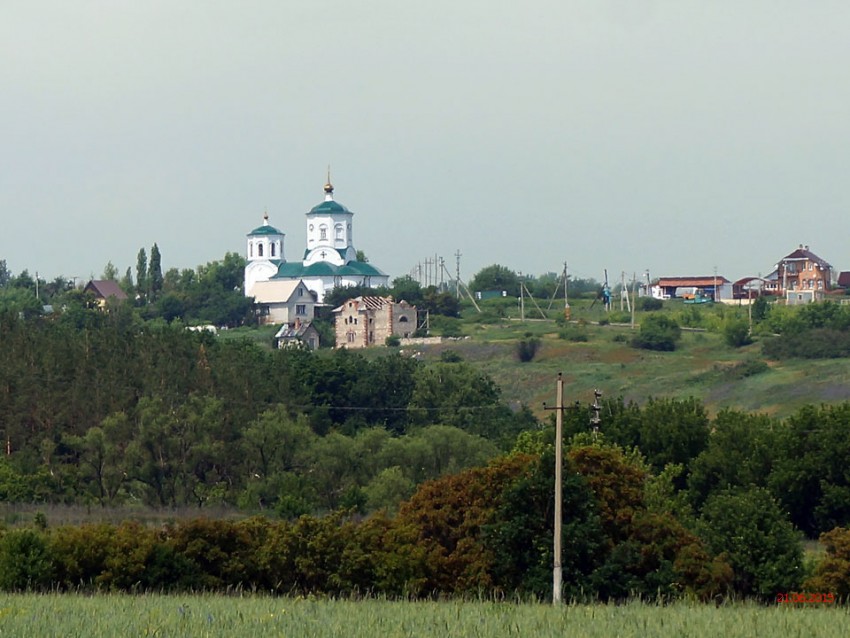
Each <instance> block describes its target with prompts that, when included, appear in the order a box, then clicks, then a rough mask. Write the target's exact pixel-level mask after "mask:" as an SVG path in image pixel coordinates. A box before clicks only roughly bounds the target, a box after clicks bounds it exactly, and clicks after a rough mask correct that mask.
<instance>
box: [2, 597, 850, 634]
mask: <svg viewBox="0 0 850 638" xmlns="http://www.w3.org/2000/svg"><path fill="white" fill-rule="evenodd" d="M848 630H850V610H849V609H848V608H847V607H843V606H835V605H833V606H806V607H801V606H792V605H782V606H767V607H765V606H756V605H750V604H734V605H728V606H721V607H715V606H713V605H699V604H688V603H676V604H672V605H667V606H658V605H651V604H643V603H637V602H633V603H629V604H625V605H564V606H561V607H558V608H555V607H552V606H551V605H547V604H512V603H507V602H499V603H495V602H459V601H451V602H387V601H381V600H364V601H338V600H321V601H319V600H310V599H303V598H300V599H292V598H268V597H261V596H230V597H227V596H206V595H202V596H157V595H139V596H118V595H101V596H91V597H89V596H78V595H67V594H66V595H62V594H49V595H31V594H27V595H8V596H0V636H32V637H40V636H63V637H70V636H80V637H83V636H85V637H86V638H98V637H101V636H109V637H112V636H130V637H132V636H161V637H166V636H171V637H174V636H180V637H195V636H197V637H202V636H203V637H216V638H223V637H228V636H239V637H240V638H244V637H246V636H250V637H252V638H255V637H263V636H287V637H301V636H304V637H309V638H324V637H331V636H346V637H355V636H368V637H369V638H376V637H381V638H392V637H396V636H398V637H401V636H417V637H427V636H435V637H436V636H439V637H440V638H445V637H446V636H460V637H466V636H480V637H482V638H483V637H492V636H534V637H536V638H546V637H548V636H552V637H556V636H557V637H558V638H562V637H563V636H576V637H584V636H587V637H595V636H598V637H600V638H602V637H606V638H607V637H610V636H622V637H624V638H627V637H631V636H635V637H641V638H648V637H652V636H659V637H660V636H664V637H665V638H666V637H668V636H676V637H687V636H694V637H697V636H699V637H702V636H723V637H724V638H732V637H737V636H741V637H747V638H750V637H752V636H783V638H784V637H795V636H800V637H802V636H806V637H809V636H825V637H829V636H836V637H837V636H846V635H847V633H848Z"/></svg>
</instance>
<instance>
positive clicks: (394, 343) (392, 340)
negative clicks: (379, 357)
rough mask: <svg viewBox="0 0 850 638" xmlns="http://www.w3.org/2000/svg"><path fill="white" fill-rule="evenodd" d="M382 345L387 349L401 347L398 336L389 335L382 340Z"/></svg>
mask: <svg viewBox="0 0 850 638" xmlns="http://www.w3.org/2000/svg"><path fill="white" fill-rule="evenodd" d="M384 344H385V345H386V346H387V347H389V348H397V347H398V346H400V345H401V339H400V338H399V336H398V335H390V336H389V337H387V338H386V339H385V340H384Z"/></svg>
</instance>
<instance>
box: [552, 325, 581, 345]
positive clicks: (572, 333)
mask: <svg viewBox="0 0 850 638" xmlns="http://www.w3.org/2000/svg"><path fill="white" fill-rule="evenodd" d="M558 336H559V337H560V338H561V339H564V340H565V341H574V342H585V341H587V339H588V337H587V330H586V329H585V327H584V326H566V327H565V328H564V329H563V330H561V331H560V332H559V333H558Z"/></svg>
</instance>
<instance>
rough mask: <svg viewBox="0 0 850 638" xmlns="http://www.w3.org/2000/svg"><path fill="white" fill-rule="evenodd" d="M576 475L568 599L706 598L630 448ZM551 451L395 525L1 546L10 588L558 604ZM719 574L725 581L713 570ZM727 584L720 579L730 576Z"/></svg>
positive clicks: (387, 521) (211, 530)
mask: <svg viewBox="0 0 850 638" xmlns="http://www.w3.org/2000/svg"><path fill="white" fill-rule="evenodd" d="M566 464H567V468H566V469H567V471H566V472H565V478H564V487H565V488H566V489H565V492H564V493H565V520H566V526H565V529H564V574H565V586H566V590H567V591H568V592H571V593H572V594H573V595H576V596H587V597H593V596H595V595H598V596H599V597H601V598H604V599H609V598H613V599H619V598H625V597H628V596H631V595H634V594H642V595H643V594H645V595H655V594H657V593H658V592H659V591H660V592H662V593H664V594H669V595H678V594H681V593H684V592H686V591H691V592H693V593H696V594H697V595H700V596H707V595H711V594H713V593H717V592H720V591H722V590H723V588H724V587H725V585H724V581H723V578H722V577H721V578H715V577H712V576H710V575H709V576H707V574H710V573H711V565H712V561H713V560H714V558H713V557H712V556H711V555H710V554H709V553H708V551H707V548H706V546H705V545H704V544H703V543H702V542H701V541H700V540H699V539H698V538H697V537H696V536H694V535H693V534H691V533H689V532H687V531H686V530H685V529H684V528H683V527H682V526H681V524H679V523H678V522H677V521H676V520H675V519H674V518H673V517H672V516H670V515H669V514H662V513H653V512H651V511H650V510H648V509H647V506H646V504H645V502H644V497H643V493H644V490H643V481H644V478H645V475H646V473H645V470H644V469H642V468H641V467H640V465H639V463H637V462H636V461H635V459H634V458H631V459H630V458H629V457H627V456H625V455H624V454H623V453H622V452H621V451H620V450H619V449H618V448H613V447H596V446H592V447H587V446H584V447H582V446H579V447H576V448H573V449H572V450H571V451H570V452H569V454H568V455H567V460H566ZM553 473H554V464H553V455H552V453H551V450H549V451H547V452H546V453H545V454H544V456H543V457H535V456H530V455H523V454H514V455H511V456H508V457H503V458H500V459H498V460H496V461H495V462H493V463H491V464H490V465H488V466H486V467H482V468H475V469H471V470H466V471H464V472H461V473H459V474H456V475H451V476H446V477H444V478H441V479H438V480H435V481H431V482H427V483H425V484H424V485H422V486H421V487H420V489H419V490H418V491H417V493H416V494H415V495H414V496H413V497H412V498H411V499H410V500H409V501H407V502H406V503H405V504H404V506H403V507H402V509H401V511H400V513H399V514H398V515H397V516H396V517H394V518H389V517H387V516H386V515H383V514H378V515H375V516H373V517H371V518H368V519H366V520H363V521H359V522H358V521H357V520H355V519H353V518H350V517H349V516H348V515H347V514H343V513H340V512H338V513H335V514H333V515H330V516H325V517H323V518H316V517H312V516H302V517H300V518H298V519H297V520H295V521H291V522H286V521H272V520H268V519H265V518H249V519H244V520H239V521H233V520H207V519H197V520H189V521H185V522H180V523H173V524H168V525H165V526H163V527H161V528H158V529H153V528H147V527H143V526H141V525H140V524H138V523H124V524H121V525H119V526H110V525H104V524H98V525H84V526H80V527H58V528H56V529H49V530H41V531H36V530H29V529H26V530H13V531H7V532H5V533H3V535H2V537H0V588H3V589H6V590H22V589H35V590H44V589H47V588H55V589H60V590H68V589H75V590H78V589H80V588H82V589H83V590H106V591H147V590H153V591H160V590H162V591H187V590H214V591H223V590H232V589H234V588H244V589H251V590H259V591H269V592H279V593H290V594H292V593H303V594H306V593H322V594H331V595H351V594H356V593H358V592H359V593H374V594H385V595H388V596H401V595H435V594H449V595H451V594H466V593H469V592H481V591H494V590H500V591H519V592H522V593H528V594H534V595H537V596H547V597H548V596H549V595H550V594H551V578H550V577H549V573H550V571H549V570H550V568H551V558H552V555H551V550H550V549H549V548H550V547H551V538H552V530H553V524H554V521H553V518H552V510H551V485H552V480H553ZM715 571H716V570H715ZM718 573H722V570H721V572H718Z"/></svg>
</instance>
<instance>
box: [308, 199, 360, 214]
mask: <svg viewBox="0 0 850 638" xmlns="http://www.w3.org/2000/svg"><path fill="white" fill-rule="evenodd" d="M329 213H345V214H347V215H353V214H354V213H352V212H351V211H350V210H348V209H347V208H346V207H345V206H343V205H342V204H340V203H339V202H335V201H334V200H332V199H328V200H325V201H323V202H322V203H321V204H318V205H316V206H313V208H311V209H310V212H309V213H307V214H308V215H315V214H325V215H327V214H329Z"/></svg>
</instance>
